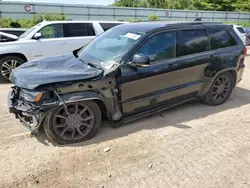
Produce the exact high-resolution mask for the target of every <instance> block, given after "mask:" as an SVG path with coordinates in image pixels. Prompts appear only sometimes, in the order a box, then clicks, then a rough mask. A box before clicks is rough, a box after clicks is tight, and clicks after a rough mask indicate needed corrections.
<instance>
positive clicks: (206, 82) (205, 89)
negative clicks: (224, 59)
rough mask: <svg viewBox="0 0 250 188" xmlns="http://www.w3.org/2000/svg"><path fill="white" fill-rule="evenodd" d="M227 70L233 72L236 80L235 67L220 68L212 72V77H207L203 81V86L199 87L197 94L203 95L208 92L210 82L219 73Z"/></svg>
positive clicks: (212, 81)
mask: <svg viewBox="0 0 250 188" xmlns="http://www.w3.org/2000/svg"><path fill="white" fill-rule="evenodd" d="M229 71H233V72H234V73H235V78H234V80H235V81H236V80H237V74H236V71H237V69H236V68H235V67H229V68H225V69H221V70H220V71H218V72H217V73H216V74H214V75H213V76H212V77H207V80H206V81H205V82H204V86H203V88H202V89H201V91H200V94H199V96H204V95H205V94H206V93H207V92H208V90H209V89H210V87H211V86H212V84H213V83H214V81H215V79H216V78H217V76H218V75H219V74H222V73H224V72H229Z"/></svg>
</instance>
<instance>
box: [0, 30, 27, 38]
mask: <svg viewBox="0 0 250 188" xmlns="http://www.w3.org/2000/svg"><path fill="white" fill-rule="evenodd" d="M2 32H4V33H9V34H12V35H16V36H18V37H19V36H20V35H21V34H23V33H24V32H25V31H11V30H10V31H9V30H6V31H2Z"/></svg>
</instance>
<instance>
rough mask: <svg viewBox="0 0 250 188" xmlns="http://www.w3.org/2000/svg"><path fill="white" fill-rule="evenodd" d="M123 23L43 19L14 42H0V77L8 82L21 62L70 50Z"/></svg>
mask: <svg viewBox="0 0 250 188" xmlns="http://www.w3.org/2000/svg"><path fill="white" fill-rule="evenodd" d="M122 23H124V22H116V21H52V22H47V21H44V22H42V23H40V24H38V25H36V26H34V27H32V28H30V29H29V30H27V31H26V32H25V33H23V34H22V35H21V36H19V39H18V40H17V41H15V42H8V43H5V44H0V70H1V74H0V80H1V81H7V80H8V79H9V76H10V74H11V72H12V70H13V69H15V68H16V67H17V66H19V65H21V64H23V63H24V62H27V61H31V60H34V59H37V58H42V57H48V56H53V55H57V54H61V53H66V52H70V51H73V50H75V49H77V48H80V47H81V46H83V45H85V44H87V43H88V42H89V41H90V40H92V39H93V38H95V37H96V36H97V35H100V34H101V33H103V32H104V31H105V30H108V29H109V28H111V27H114V26H116V25H119V24H122ZM13 62H14V63H13ZM13 66H14V67H13Z"/></svg>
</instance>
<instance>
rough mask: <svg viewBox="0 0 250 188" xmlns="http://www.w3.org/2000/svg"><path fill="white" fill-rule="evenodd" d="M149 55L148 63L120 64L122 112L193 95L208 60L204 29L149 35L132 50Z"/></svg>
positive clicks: (200, 83) (201, 83) (173, 102)
mask: <svg viewBox="0 0 250 188" xmlns="http://www.w3.org/2000/svg"><path fill="white" fill-rule="evenodd" d="M136 53H141V54H144V55H147V56H149V57H150V60H151V63H150V66H148V67H139V68H138V70H137V71H135V70H132V69H131V68H129V67H125V68H122V75H121V77H122V78H121V82H122V83H121V98H122V105H123V113H124V114H132V113H137V112H141V111H144V110H148V109H151V108H154V107H157V106H161V105H172V104H176V103H178V102H180V101H182V100H185V99H188V98H191V97H195V96H197V95H198V92H199V90H200V89H201V88H202V85H203V80H204V69H205V67H206V66H207V65H208V63H209V61H210V60H209V56H210V53H209V42H208V37H207V35H206V31H205V30H183V31H178V32H175V31H171V32H164V33H159V34H156V35H154V36H151V37H150V38H149V39H148V41H147V42H146V43H145V44H144V45H142V47H141V48H140V49H139V50H138V51H137V52H136Z"/></svg>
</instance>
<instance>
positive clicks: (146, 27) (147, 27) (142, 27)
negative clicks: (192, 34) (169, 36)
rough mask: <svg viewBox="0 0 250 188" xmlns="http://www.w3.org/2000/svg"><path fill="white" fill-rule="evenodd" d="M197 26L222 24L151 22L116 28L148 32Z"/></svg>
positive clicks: (129, 24) (123, 25)
mask: <svg viewBox="0 0 250 188" xmlns="http://www.w3.org/2000/svg"><path fill="white" fill-rule="evenodd" d="M199 24H215V25H218V24H222V23H219V22H200V21H192V22H190V21H185V22H184V21H181V22H180V21H153V22H136V23H128V24H122V25H119V26H117V27H119V28H127V29H129V30H130V29H131V30H133V31H135V32H146V33H147V32H149V31H151V30H153V29H157V28H161V27H167V26H185V25H199Z"/></svg>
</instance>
